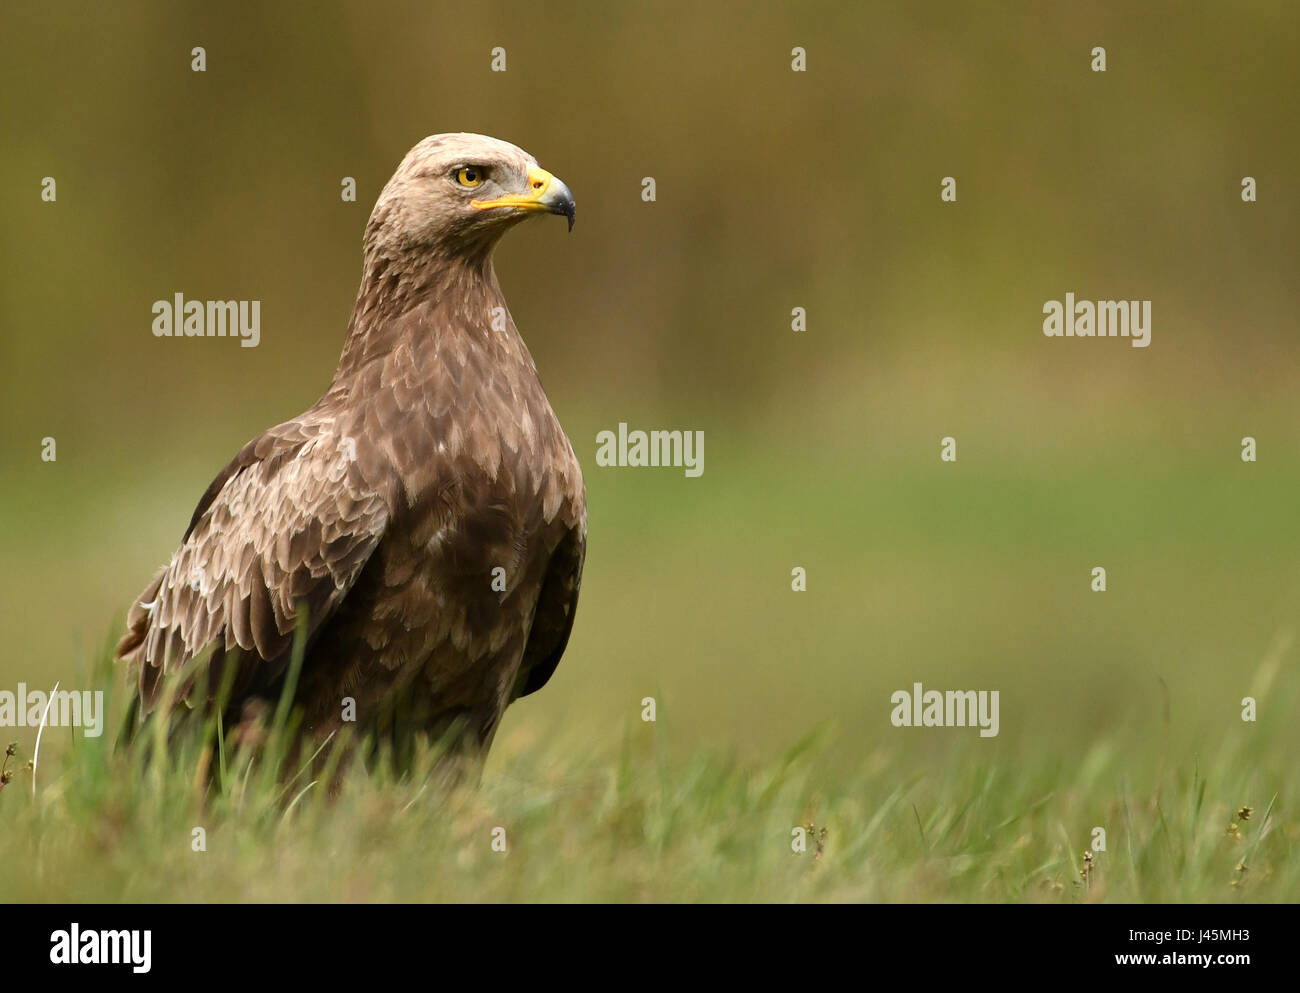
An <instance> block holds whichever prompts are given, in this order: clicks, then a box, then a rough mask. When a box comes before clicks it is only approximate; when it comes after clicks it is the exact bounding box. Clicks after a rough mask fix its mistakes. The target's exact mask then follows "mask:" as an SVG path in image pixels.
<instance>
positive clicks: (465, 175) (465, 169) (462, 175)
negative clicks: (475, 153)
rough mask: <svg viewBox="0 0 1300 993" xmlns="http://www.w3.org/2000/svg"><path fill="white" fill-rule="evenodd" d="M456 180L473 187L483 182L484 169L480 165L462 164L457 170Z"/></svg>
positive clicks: (462, 184)
mask: <svg viewBox="0 0 1300 993" xmlns="http://www.w3.org/2000/svg"><path fill="white" fill-rule="evenodd" d="M456 182H458V183H460V185H461V186H465V187H468V188H470V189H473V188H474V187H475V186H478V185H479V184H480V183H482V182H483V170H482V169H480V168H479V167H478V166H462V167H461V168H460V169H457V170H456Z"/></svg>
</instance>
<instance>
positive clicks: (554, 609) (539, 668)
mask: <svg viewBox="0 0 1300 993" xmlns="http://www.w3.org/2000/svg"><path fill="white" fill-rule="evenodd" d="M586 555H587V522H586V515H585V514H584V515H583V518H582V520H581V521H580V522H579V524H578V526H577V527H575V528H573V529H572V530H570V531H569V532H568V534H567V535H566V537H565V538H564V540H563V541H561V542H560V544H559V545H558V546H557V547H556V549H555V551H554V553H553V554H552V555H551V561H550V564H549V565H548V566H547V570H546V578H545V579H544V580H543V581H542V590H541V593H539V594H538V598H537V610H536V611H535V612H534V614H533V626H532V628H531V629H530V631H529V633H528V644H527V645H526V646H525V647H524V657H523V661H522V662H521V663H520V665H519V678H518V679H517V680H516V682H515V692H514V693H513V695H512V697H511V699H518V698H519V697H521V696H528V694H529V693H536V692H537V691H538V690H540V689H541V688H542V687H543V686H545V685H546V682H547V680H549V679H550V678H551V673H553V672H555V667H556V666H557V665H559V664H560V656H562V655H563V654H564V649H565V646H567V645H568V643H569V632H570V631H572V630H573V617H574V615H575V614H576V613H577V612H578V591H579V589H580V588H581V586H582V563H583V560H584V559H585V558H586Z"/></svg>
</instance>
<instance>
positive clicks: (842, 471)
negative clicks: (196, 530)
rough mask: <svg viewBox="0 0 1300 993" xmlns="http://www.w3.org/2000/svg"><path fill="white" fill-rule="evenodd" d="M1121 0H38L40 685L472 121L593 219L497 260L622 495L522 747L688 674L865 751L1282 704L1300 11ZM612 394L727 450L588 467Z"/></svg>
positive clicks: (33, 444) (712, 693)
mask: <svg viewBox="0 0 1300 993" xmlns="http://www.w3.org/2000/svg"><path fill="white" fill-rule="evenodd" d="M1084 7H1085V5H1065V4H1060V5H1048V4H1036V3H1035V4H1030V3H1024V4H956V3H946V4H897V3H885V4H831V3H827V4H812V3H810V4H785V5H780V4H757V5H749V4H730V5H728V4H718V3H710V4H708V5H701V4H682V5H664V4H658V3H656V4H638V3H622V4H616V5H597V4H595V3H590V4H580V3H569V4H564V3H557V4H546V5H536V4H527V5H525V4H519V3H513V4H512V3H492V2H480V3H475V4H472V5H462V4H438V3H408V4H383V5H375V4H361V3H350V4H348V3H338V2H328V0H325V2H318V3H314V4H311V5H300V4H290V3H274V4H251V3H250V4H234V5H223V6H222V7H221V8H220V9H218V8H216V7H215V6H212V5H199V4H184V3H162V2H156V3H137V4H126V5H111V6H108V5H105V6H93V7H92V6H88V5H83V4H70V3H64V2H50V0H41V2H39V3H38V2H31V0H6V2H5V4H4V10H3V21H4V25H3V40H2V41H0V83H2V84H3V85H0V111H2V115H3V126H4V151H3V153H2V154H0V204H2V205H3V210H4V216H5V223H4V225H3V226H2V227H0V377H2V379H0V424H2V433H0V473H2V474H3V475H2V479H3V485H2V486H0V520H3V522H4V528H3V535H2V537H0V543H2V544H0V548H2V549H3V564H4V568H3V569H2V570H0V632H2V633H3V644H4V652H3V655H0V687H4V688H10V689H12V688H13V687H14V686H15V685H16V683H17V682H18V681H19V680H25V681H27V682H28V683H29V684H43V685H48V684H50V683H53V682H54V680H56V679H62V680H64V682H65V685H67V681H68V680H69V679H75V678H76V673H77V672H79V671H80V670H81V669H82V668H84V666H85V665H86V664H87V662H88V660H89V659H91V658H92V657H94V656H95V655H96V653H98V652H101V651H102V648H103V645H104V644H105V642H106V641H107V640H108V639H109V638H111V637H115V636H116V635H117V633H118V630H119V627H120V624H121V620H122V616H123V614H124V612H125V610H126V608H127V606H128V605H129V604H130V602H131V599H132V597H133V596H134V595H135V594H137V593H138V592H139V591H140V590H141V589H142V588H143V586H144V585H145V583H146V581H147V580H148V579H149V577H150V576H151V575H152V573H153V571H154V570H155V569H156V568H157V567H158V566H159V565H160V564H161V563H163V562H164V561H165V560H166V559H167V558H168V557H169V556H170V555H171V553H172V551H173V549H174V548H175V545H176V543H177V541H178V540H179V538H180V536H181V533H182V532H183V530H184V528H185V525H186V523H187V522H188V519H189V516H190V513H191V511H192V509H193V506H194V504H195V502H196V501H197V499H198V497H199V495H200V494H201V493H202V492H203V490H204V489H205V487H206V486H207V484H208V482H209V481H210V479H211V478H212V476H213V475H214V474H215V473H216V472H217V470H219V469H220V468H221V466H223V465H224V464H225V462H226V461H227V460H228V459H229V458H230V457H231V456H232V455H233V453H234V452H236V451H237V450H238V449H239V448H240V447H241V446H242V445H243V443H244V442H245V441H246V440H247V439H248V438H250V437H252V436H253V435H254V434H256V433H258V432H259V431H261V430H262V429H264V428H266V427H268V426H270V425H272V424H275V423H278V422H279V421H282V420H285V419H288V418H290V417H292V416H294V415H295V414H297V413H298V412H299V411H301V410H302V409H304V408H306V407H307V406H309V405H310V404H311V403H312V402H313V401H314V400H315V399H316V398H317V397H318V396H319V395H320V393H321V392H322V391H323V389H324V388H325V386H326V385H327V383H328V381H329V378H330V375H331V373H332V371H333V369H334V365H335V361H336V359H337V356H338V352H339V348H340V346H341V343H342V339H343V333H344V329H345V326H346V323H347V319H348V315H349V311H350V308H351V304H352V300H353V297H354V294H355V292H356V286H357V281H358V278H359V272H360V242H361V234H362V230H363V227H364V224H365V220H366V217H367V215H368V213H369V210H370V208H371V206H372V205H373V203H374V199H375V197H376V195H377V194H378V192H379V190H380V188H381V187H382V185H383V183H384V182H385V181H386V180H387V178H388V176H389V175H390V174H391V172H392V170H393V169H394V168H395V166H396V165H397V163H398V162H399V161H400V159H401V158H402V156H403V155H404V154H405V152H406V151H407V149H408V148H409V147H410V146H411V145H413V144H414V143H415V142H416V141H418V140H419V139H420V138H422V137H423V136H425V135H427V134H432V133H436V132H441V131H457V130H466V131H477V132H483V133H487V134H491V135H495V136H497V137H501V138H504V139H507V140H509V141H512V142H515V143H516V144H519V145H521V146H522V147H524V148H525V149H527V150H528V151H530V152H532V153H533V154H534V155H536V156H537V158H538V159H539V161H540V162H541V163H542V165H543V166H545V167H546V168H548V169H550V170H551V171H553V172H555V173H556V174H557V175H559V176H560V177H562V178H563V179H564V180H565V181H566V182H567V183H568V184H569V186H570V187H571V188H572V189H573V190H574V193H575V195H576V197H577V201H578V206H579V216H578V224H577V227H576V229H575V231H574V232H573V234H572V235H567V236H566V234H565V232H564V225H563V224H562V223H560V222H558V221H556V222H554V223H535V224H530V225H527V226H525V227H524V228H523V229H521V230H518V231H516V232H514V233H512V234H511V235H510V236H509V237H508V238H507V239H506V240H505V242H504V243H503V244H502V246H501V249H500V251H499V253H498V256H497V269H498V273H499V275H500V278H501V282H502V284H503V286H504V288H505V291H506V295H507V297H508V299H509V301H510V304H511V309H512V311H513V313H514V316H515V318H516V320H517V323H518V325H519V327H520V329H521V331H522V332H523V334H524V336H525V338H526V339H527V341H528V344H529V346H530V348H531V349H532V351H533V353H534V356H535V357H536V359H537V363H538V366H539V368H540V370H541V373H542V377H543V381H544V382H545V383H546V385H547V388H548V391H549V393H550V396H551V399H552V403H553V405H554V406H555V408H556V410H557V412H558V413H559V415H560V418H561V420H562V421H563V423H564V424H565V426H566V428H567V430H568V431H569V434H570V436H571V437H572V439H573V442H574V447H575V449H576V451H577V452H578V455H579V458H580V460H581V461H582V463H583V467H584V470H585V472H586V478H587V485H588V491H589V503H590V549H589V553H588V561H587V569H586V575H585V580H584V587H583V593H582V604H581V608H580V610H579V614H578V623H577V627H576V631H575V634H574V637H573V640H572V642H571V643H570V648H569V652H568V654H567V656H566V658H565V661H564V664H563V665H562V666H561V667H560V668H559V670H558V672H557V674H556V676H555V678H554V680H553V681H552V682H551V684H550V685H549V686H548V687H547V689H546V691H545V692H543V693H540V694H538V695H536V696H533V697H530V698H529V699H528V700H526V701H524V702H522V703H520V704H518V705H516V706H515V707H514V708H512V709H511V711H510V712H509V714H508V716H507V718H506V721H505V725H504V729H503V736H505V737H510V736H513V737H514V738H515V740H516V743H518V741H520V740H525V739H527V740H533V739H545V740H557V741H559V742H562V743H565V746H566V747H570V748H572V749H573V750H575V751H580V750H583V749H585V748H586V747H588V746H589V745H590V743H592V742H600V741H611V740H616V739H617V738H618V736H619V735H620V734H621V733H622V729H623V727H624V726H625V724H626V722H627V721H628V720H630V719H635V716H636V714H637V713H638V712H639V708H640V700H641V698H642V697H644V696H649V695H653V696H656V697H657V698H658V699H659V705H660V706H659V717H660V727H661V728H663V729H665V730H668V731H670V732H671V737H672V741H673V743H674V747H678V748H682V749H686V750H690V749H695V748H699V747H701V746H709V747H721V748H724V749H726V748H734V749H736V750H737V751H738V752H740V753H764V754H766V753H770V752H771V751H773V750H775V749H778V748H781V747H784V746H786V745H788V744H789V743H790V742H791V741H793V740H795V739H796V738H798V737H800V736H801V735H803V734H804V733H806V732H807V731H808V730H809V729H810V728H811V727H813V726H815V725H819V724H823V723H829V724H831V725H833V726H834V727H835V728H836V729H837V737H836V741H837V745H836V749H837V750H836V755H837V757H838V758H840V759H842V761H843V762H844V763H846V764H857V763H859V762H861V761H863V759H864V757H865V756H868V755H871V754H874V753H875V750H877V749H879V748H881V747H882V746H884V747H886V748H887V749H888V750H889V751H890V753H891V754H892V755H894V756H895V757H896V758H897V760H898V761H900V762H910V761H919V760H921V759H924V758H927V757H932V756H933V755H934V754H936V750H942V749H948V748H960V749H962V750H974V749H984V750H987V751H988V752H989V753H990V754H1002V755H1004V756H1007V757H1014V756H1015V755H1017V754H1019V753H1020V751H1021V750H1036V751H1045V750H1046V751H1059V752H1061V753H1063V754H1068V753H1081V752H1083V751H1084V750H1086V749H1087V748H1088V746H1089V743H1090V742H1091V741H1093V740H1094V739H1095V738H1096V737H1097V736H1099V735H1115V734H1122V735H1123V736H1125V737H1126V738H1127V739H1128V740H1131V741H1133V742H1137V743H1141V742H1145V741H1151V740H1154V738H1155V737H1156V736H1157V735H1159V736H1160V737H1162V738H1163V737H1164V735H1165V733H1166V732H1165V731H1160V730H1159V729H1160V728H1161V727H1162V726H1164V724H1165V720H1166V718H1165V714H1166V713H1167V714H1168V725H1167V728H1166V730H1167V731H1171V732H1172V734H1173V735H1174V736H1175V738H1176V739H1177V740H1179V741H1181V742H1183V743H1187V744H1198V745H1199V746H1201V747H1213V745H1214V742H1216V741H1222V740H1227V739H1228V738H1229V737H1232V736H1240V735H1242V734H1249V733H1250V726H1249V725H1243V724H1242V723H1241V721H1240V718H1239V701H1240V699H1241V697H1242V696H1244V695H1245V694H1246V693H1248V692H1252V691H1254V692H1261V693H1262V695H1261V706H1262V707H1264V708H1269V707H1272V708H1273V710H1272V711H1271V712H1272V713H1273V715H1274V716H1276V708H1278V707H1281V706H1290V707H1294V704H1295V701H1294V698H1293V697H1292V698H1290V699H1289V700H1287V699H1284V698H1276V697H1271V696H1270V695H1269V693H1268V681H1269V679H1270V678H1271V675H1272V674H1276V672H1277V671H1278V670H1279V668H1283V667H1284V668H1285V669H1288V670H1292V671H1293V670H1294V669H1295V665H1296V657H1297V650H1298V648H1297V646H1296V644H1295V643H1294V642H1293V640H1292V635H1293V632H1294V629H1295V626H1296V620H1297V605H1300V527H1297V524H1296V521H1297V513H1296V494H1297V493H1298V492H1300V417H1298V416H1297V415H1300V396H1298V394H1297V390H1296V383H1297V371H1298V370H1297V363H1298V362H1300V333H1298V327H1297V319H1296V304H1297V301H1296V275H1297V272H1298V271H1300V247H1298V245H1297V220H1298V214H1297V207H1298V205H1300V201H1298V198H1297V190H1296V185H1295V180H1296V176H1297V171H1296V161H1297V152H1298V151H1300V140H1298V139H1297V135H1296V129H1295V111H1294V104H1295V99H1296V93H1297V92H1300V59H1298V58H1297V51H1300V7H1297V6H1296V5H1295V4H1291V3H1281V2H1278V3H1237V4H1232V5H1228V4H1219V5H1191V4H1184V3H1168V4H1157V3H1151V4H1142V5H1132V4H1127V3H1108V4H1089V5H1086V9H1084ZM1135 7H1138V8H1140V9H1135ZM196 45H198V46H203V47H204V48H205V49H206V52H207V71H206V72H204V73H195V72H192V71H191V70H190V60H191V55H190V50H191V48H193V47H194V46H196ZM796 45H798V46H803V47H804V48H805V49H806V50H807V53H808V54H807V59H808V71H807V72H804V73H794V72H792V71H791V69H790V58H791V56H790V52H791V49H792V48H793V47H794V46H796ZM1095 45H1102V46H1104V47H1105V48H1106V50H1107V59H1108V71H1107V72H1105V73H1094V72H1092V71H1090V69H1089V62H1090V51H1091V49H1092V48H1093V46H1095ZM494 46H502V47H504V48H505V49H506V52H507V59H508V62H507V65H508V69H507V71H506V72H504V73H494V72H491V71H489V66H490V53H491V50H492V48H493V47H494ZM45 176H52V177H54V178H55V179H56V180H57V184H58V187H57V189H58V200H57V202H56V203H53V204H50V203H43V202H42V201H41V199H40V184H41V180H42V177H45ZM344 176H353V177H355V178H356V180H357V185H358V196H357V202H356V203H344V202H342V201H341V200H340V197H339V190H340V181H341V179H342V178H343V177H344ZM645 176H653V177H654V178H655V179H656V182H657V188H658V200H657V202H655V203H653V204H648V203H645V202H643V201H642V200H641V196H640V193H641V180H642V177H645ZM945 176H953V177H955V178H956V180H957V185H958V196H959V200H958V202H957V203H955V204H943V203H941V202H940V199H939V186H940V180H941V179H942V177H945ZM1243 176H1253V177H1255V178H1256V180H1257V182H1258V187H1259V202H1258V203H1254V204H1245V203H1243V202H1242V201H1241V199H1240V184H1241V179H1242V177H1243ZM1067 291H1073V292H1074V293H1076V294H1077V295H1078V297H1079V298H1081V299H1093V300H1095V299H1108V298H1125V299H1130V298H1131V299H1150V300H1151V301H1152V311H1153V324H1154V328H1153V335H1152V344H1151V346H1150V347H1149V348H1147V349H1136V348H1132V347H1130V345H1129V344H1128V343H1127V342H1125V341H1122V340H1073V339H1066V340H1058V339H1047V338H1045V337H1044V336H1043V335H1042V333H1041V322H1042V313H1041V308H1042V305H1043V303H1044V302H1045V301H1047V300H1052V299H1062V298H1063V297H1064V294H1065V293H1066V292H1067ZM177 292H182V293H184V294H185V295H186V297H189V298H195V299H256V300H260V301H262V332H261V334H262V339H261V345H260V346H259V347H257V348H253V349H246V348H240V347H238V345H237V343H236V342H233V341H230V340H222V339H202V340H189V339H181V340H169V339H158V338H155V337H153V335H152V334H151V332H150V322H151V319H152V314H151V311H150V308H151V305H152V302H153V301H154V300H157V299H170V297H171V296H172V295H173V294H174V293H177ZM796 306H801V307H804V308H806V310H807V314H808V330H807V331H806V332H805V333H802V334H795V333H793V332H792V331H791V330H790V311H791V308H793V307H796ZM620 421H626V422H629V423H630V424H631V425H632V426H633V427H642V428H665V429H666V428H677V429H689V430H703V431H704V432H705V436H706V444H705V472H704V475H703V476H702V477H701V478H699V479H687V478H685V476H684V475H683V474H682V473H681V472H680V471H679V470H673V469H626V468H625V469H608V468H599V467H597V466H596V464H595V460H594V453H595V447H596V446H595V435H596V432H597V431H600V430H602V429H605V428H614V427H616V425H617V424H618V422H620ZM946 435H951V436H953V437H955V438H956V439H957V441H958V453H959V460H958V462H957V463H956V464H954V465H948V464H944V463H942V462H941V461H940V459H939V440H940V438H942V437H944V436H946ZM1245 435H1251V436H1254V437H1256V438H1257V439H1258V443H1259V461H1258V463H1256V464H1253V465H1247V464H1244V463H1243V462H1242V461H1241V459H1240V457H1239V451H1240V443H1241V438H1242V437H1243V436H1245ZM46 436H53V437H54V438H56V439H57V444H58V461H57V462H56V463H53V464H46V463H43V462H42V461H41V459H40V450H41V439H42V438H44V437H46ZM1095 565H1102V566H1105V567H1106V568H1107V570H1108V572H1109V590H1108V592H1106V593H1105V594H1096V593H1093V592H1091V591H1090V589H1089V578H1090V570H1091V568H1092V567H1093V566H1095ZM794 566H802V567H804V568H806V569H807V570H808V590H807V592H806V593H794V592H792V591H791V589H790V571H791V569H792V568H793V567H794ZM1266 659H1271V664H1269V665H1266V666H1264V667H1263V669H1261V665H1262V664H1263V663H1264V662H1265V660H1266ZM1162 680H1163V687H1164V688H1162ZM916 681H920V682H922V683H923V684H925V686H927V687H929V688H940V689H955V688H981V689H999V690H1000V691H1001V695H1002V702H1001V735H1000V737H999V738H997V739H995V740H989V741H985V740H981V739H979V738H978V737H977V736H976V735H975V733H974V732H972V731H969V730H952V731H931V732H928V733H922V732H916V731H906V730H897V729H894V728H892V727H891V726H890V724H889V719H888V718H889V710H890V705H889V694H890V693H891V692H892V691H894V690H896V689H900V688H910V687H911V685H912V683H913V682H916ZM1292 685H1294V684H1292ZM1261 687H1262V690H1261ZM494 761H496V762H501V761H502V759H501V758H500V756H494Z"/></svg>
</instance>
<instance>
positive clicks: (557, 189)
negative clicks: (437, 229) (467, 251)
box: [469, 166, 577, 231]
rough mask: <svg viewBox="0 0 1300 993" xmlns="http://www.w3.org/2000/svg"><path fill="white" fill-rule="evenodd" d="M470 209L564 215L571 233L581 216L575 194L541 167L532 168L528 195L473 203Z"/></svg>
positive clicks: (529, 168) (516, 195)
mask: <svg viewBox="0 0 1300 993" xmlns="http://www.w3.org/2000/svg"><path fill="white" fill-rule="evenodd" d="M469 205H470V206H471V207H475V208H477V209H479V210H491V209H492V208H494V207H513V208H515V209H516V210H522V211H527V212H529V213H546V214H561V215H563V216H564V217H567V218H568V219H569V230H570V231H572V230H573V216H574V214H575V213H576V212H577V205H576V204H574V202H573V194H572V193H570V192H569V188H568V187H567V186H565V185H564V181H563V180H561V179H559V178H557V177H555V176H552V175H551V174H550V173H549V172H547V171H546V170H545V169H543V168H541V167H540V166H529V167H528V192H527V193H508V194H506V195H505V196H503V197H497V198H496V199H495V200H471V201H470V202H469Z"/></svg>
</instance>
